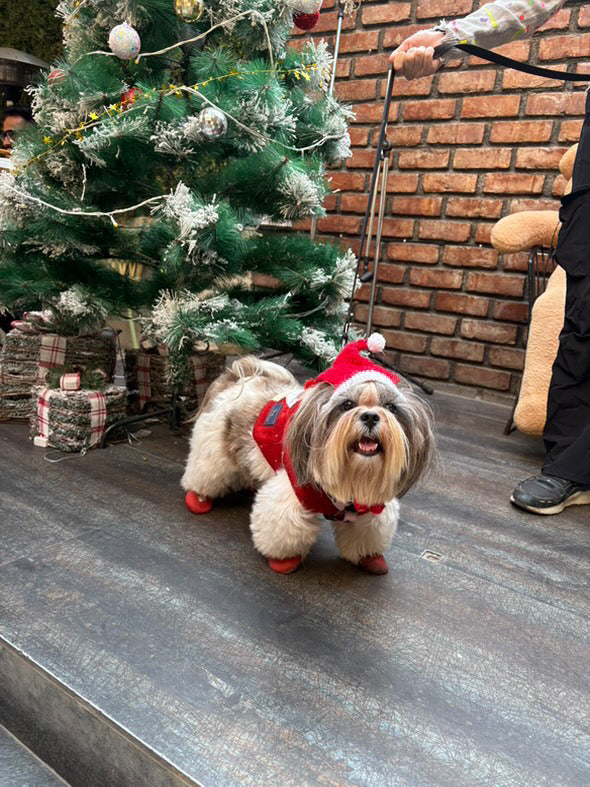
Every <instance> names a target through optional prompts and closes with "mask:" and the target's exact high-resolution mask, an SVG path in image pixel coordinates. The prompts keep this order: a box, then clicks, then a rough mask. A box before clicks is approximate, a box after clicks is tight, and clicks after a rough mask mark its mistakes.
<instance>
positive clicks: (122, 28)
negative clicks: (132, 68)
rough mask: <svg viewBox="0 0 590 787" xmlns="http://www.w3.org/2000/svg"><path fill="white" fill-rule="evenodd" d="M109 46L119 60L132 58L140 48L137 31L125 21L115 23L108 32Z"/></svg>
mask: <svg viewBox="0 0 590 787" xmlns="http://www.w3.org/2000/svg"><path fill="white" fill-rule="evenodd" d="M109 47H110V48H111V51H112V52H113V54H115V55H116V56H117V57H118V58H120V59H121V60H133V58H134V57H136V56H137V55H138V54H139V51H140V49H141V40H140V38H139V33H138V32H137V30H136V29H135V28H134V27H131V25H128V24H127V22H124V23H123V24H122V25H117V26H116V27H113V29H112V30H111V32H110V34H109Z"/></svg>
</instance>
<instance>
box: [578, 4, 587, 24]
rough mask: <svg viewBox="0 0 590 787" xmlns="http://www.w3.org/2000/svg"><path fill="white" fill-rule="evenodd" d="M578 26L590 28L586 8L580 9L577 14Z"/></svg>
mask: <svg viewBox="0 0 590 787" xmlns="http://www.w3.org/2000/svg"><path fill="white" fill-rule="evenodd" d="M578 25H579V26H580V27H590V8H588V6H586V7H584V8H580V13H579V14H578Z"/></svg>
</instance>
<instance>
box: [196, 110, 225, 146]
mask: <svg viewBox="0 0 590 787" xmlns="http://www.w3.org/2000/svg"><path fill="white" fill-rule="evenodd" d="M199 130H200V132H201V134H202V135H203V136H204V137H206V138H207V139H219V138H220V137H222V136H223V135H224V134H225V132H226V131H227V118H226V116H225V115H224V114H223V112H222V111H221V110H220V109H217V108H216V107H205V109H202V110H201V111H200V112H199Z"/></svg>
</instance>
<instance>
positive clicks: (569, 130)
mask: <svg viewBox="0 0 590 787" xmlns="http://www.w3.org/2000/svg"><path fill="white" fill-rule="evenodd" d="M583 122H584V121H583V120H562V121H561V124H560V126H559V136H558V137H557V139H558V140H559V142H577V141H578V139H579V138H580V131H581V130H582V124H583Z"/></svg>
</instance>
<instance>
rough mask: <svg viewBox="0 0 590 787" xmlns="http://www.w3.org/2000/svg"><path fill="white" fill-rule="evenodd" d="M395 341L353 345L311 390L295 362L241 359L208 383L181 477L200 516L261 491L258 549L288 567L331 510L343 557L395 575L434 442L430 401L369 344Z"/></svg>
mask: <svg viewBox="0 0 590 787" xmlns="http://www.w3.org/2000/svg"><path fill="white" fill-rule="evenodd" d="M383 347H384V340H383V337H381V336H380V335H378V334H373V335H372V336H371V337H369V339H368V340H361V341H358V342H352V343H351V344H348V345H347V346H346V347H345V348H344V349H343V350H342V352H341V353H340V354H339V356H338V357H337V358H336V360H335V361H334V363H333V364H332V366H331V367H330V368H329V369H327V370H326V371H324V372H322V373H321V374H320V375H318V377H316V378H315V379H313V380H309V381H308V382H307V383H306V385H305V387H304V388H302V387H301V386H300V385H299V384H298V383H297V381H296V380H295V378H294V377H293V375H292V374H291V373H290V372H288V371H287V370H286V369H284V368H282V367H281V366H278V365H277V364H274V363H270V362H268V361H262V360H259V359H257V358H254V357H252V356H249V357H245V358H242V359H240V360H238V361H235V363H234V364H233V365H232V366H231V368H230V369H229V370H227V371H226V372H225V373H224V374H222V375H221V377H219V378H218V379H217V380H216V381H215V382H214V383H213V384H212V385H211V387H210V388H209V390H208V392H207V395H206V396H205V399H204V401H203V403H202V406H201V409H200V410H199V413H198V415H197V420H196V422H195V424H194V428H193V433H192V438H191V446H190V453H189V457H188V461H187V464H186V469H185V471H184V475H183V477H182V482H181V483H182V487H183V488H184V489H185V490H186V497H185V501H186V505H187V507H188V509H189V510H190V511H192V512H193V513H195V514H202V513H206V512H208V511H210V510H211V507H212V501H213V499H214V498H216V497H221V496H223V495H225V494H227V493H228V492H231V491H236V490H238V489H257V494H256V498H255V501H254V506H253V508H252V514H251V520H250V527H251V531H252V537H253V540H254V545H255V547H256V549H258V551H259V552H261V553H262V554H263V555H264V556H265V557H266V558H267V560H268V564H269V566H270V567H271V568H272V569H273V570H274V571H277V572H279V573H283V574H288V573H290V572H292V571H294V570H295V569H297V568H298V567H299V566H300V565H301V562H302V560H303V559H304V558H305V556H306V555H307V554H308V552H309V551H310V549H311V547H312V546H313V544H314V542H315V540H316V538H317V536H318V533H319V530H320V527H321V525H322V517H325V518H326V519H329V520H330V521H331V523H332V527H333V530H334V536H335V540H336V544H337V546H338V549H339V552H340V555H341V556H342V557H343V558H344V559H345V560H348V561H350V562H352V563H354V564H356V565H358V566H359V567H360V568H363V569H364V570H365V571H368V572H369V573H372V574H385V573H386V572H387V563H386V561H385V558H384V557H383V553H384V552H385V551H386V550H387V548H388V546H389V545H390V543H391V540H392V538H393V534H394V532H395V529H396V526H397V521H398V512H399V502H398V498H399V497H401V496H402V495H403V494H404V493H405V492H407V491H408V489H409V488H410V487H411V486H412V485H413V484H414V483H415V482H416V481H417V479H418V478H419V477H420V476H421V474H422V473H423V471H424V470H425V469H426V468H427V466H428V464H429V462H430V459H431V456H432V450H433V430H432V419H431V415H430V410H429V408H428V407H427V406H426V405H425V404H424V403H423V402H422V400H421V399H420V398H419V397H418V396H416V395H415V394H414V393H413V391H412V390H411V389H410V387H409V386H408V385H407V384H402V382H401V381H400V379H399V378H398V377H397V375H395V374H393V373H392V372H389V371H388V370H386V369H384V368H382V367H380V366H378V365H376V364H374V363H373V362H372V361H371V360H370V358H368V357H367V356H365V355H362V354H361V352H362V351H366V350H370V351H371V352H376V351H379V350H382V349H383Z"/></svg>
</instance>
